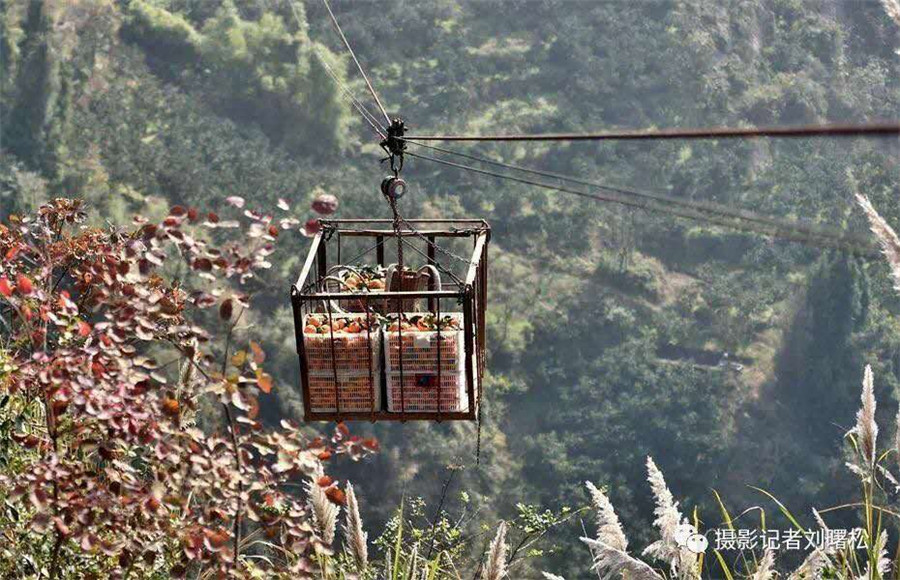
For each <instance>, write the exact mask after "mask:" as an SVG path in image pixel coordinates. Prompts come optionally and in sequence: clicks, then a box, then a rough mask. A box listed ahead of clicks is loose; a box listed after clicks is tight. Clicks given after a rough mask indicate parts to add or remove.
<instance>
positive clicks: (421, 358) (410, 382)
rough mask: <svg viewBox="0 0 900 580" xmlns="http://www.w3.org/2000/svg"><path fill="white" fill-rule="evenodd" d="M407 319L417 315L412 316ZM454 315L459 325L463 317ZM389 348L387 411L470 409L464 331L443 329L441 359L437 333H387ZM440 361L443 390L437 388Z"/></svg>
mask: <svg viewBox="0 0 900 580" xmlns="http://www.w3.org/2000/svg"><path fill="white" fill-rule="evenodd" d="M408 316H414V314H409V315H408ZM450 316H453V317H454V318H455V319H456V320H457V322H459V326H460V327H461V326H462V321H461V317H460V316H459V315H458V314H450ZM384 340H385V345H386V348H387V355H388V356H387V361H386V363H387V366H386V367H385V368H386V371H387V372H386V376H387V399H388V411H390V412H394V413H401V412H417V411H418V412H459V411H466V410H468V407H469V402H468V396H467V392H466V374H465V364H464V361H465V359H464V354H463V353H464V350H463V340H464V339H463V331H462V330H441V332H440V357H439V356H438V333H437V332H436V331H419V330H403V331H402V332H400V333H398V332H397V331H396V330H384ZM401 341H402V344H403V349H402V356H403V380H402V388H401V380H400V356H401V349H400V344H401ZM438 358H440V370H441V372H440V388H438V372H437V371H438Z"/></svg>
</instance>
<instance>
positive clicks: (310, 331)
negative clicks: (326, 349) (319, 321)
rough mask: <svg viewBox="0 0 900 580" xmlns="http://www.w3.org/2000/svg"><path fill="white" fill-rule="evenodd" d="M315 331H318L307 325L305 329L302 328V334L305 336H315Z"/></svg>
mask: <svg viewBox="0 0 900 580" xmlns="http://www.w3.org/2000/svg"><path fill="white" fill-rule="evenodd" d="M317 330H318V329H317V328H316V327H315V326H313V325H312V324H307V325H306V326H305V327H303V332H304V333H306V334H315V333H316V331H317Z"/></svg>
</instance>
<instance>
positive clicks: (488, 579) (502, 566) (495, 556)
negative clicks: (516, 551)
mask: <svg viewBox="0 0 900 580" xmlns="http://www.w3.org/2000/svg"><path fill="white" fill-rule="evenodd" d="M505 576H506V522H500V527H499V528H497V535H496V536H494V540H493V541H492V542H491V549H490V551H489V552H488V558H487V562H485V563H484V567H483V568H482V569H481V577H482V579H483V580H500V579H501V578H504V577H505Z"/></svg>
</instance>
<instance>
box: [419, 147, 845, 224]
mask: <svg viewBox="0 0 900 580" xmlns="http://www.w3.org/2000/svg"><path fill="white" fill-rule="evenodd" d="M410 143H411V144H413V145H416V146H419V147H425V148H428V149H432V150H435V151H440V152H442V153H446V154H449V155H456V156H458V157H463V158H465V159H469V160H472V161H477V162H479V163H485V164H489V165H493V166H495V167H502V168H504V169H510V170H515V171H521V172H523V173H530V174H532V175H539V176H541V177H549V178H552V179H559V180H561V181H566V182H569V183H575V184H578V185H585V186H588V187H591V188H594V189H601V190H603V191H611V192H613V193H620V194H622V195H626V196H634V197H640V198H646V199H651V200H654V201H657V202H660V203H663V204H666V205H677V206H682V207H686V208H690V209H694V210H697V211H700V212H703V213H711V214H716V215H720V216H723V217H728V218H732V219H739V220H744V221H749V222H756V223H761V224H764V225H768V226H773V227H785V226H791V227H796V228H802V229H805V230H807V231H809V232H810V233H811V234H813V235H820V236H834V235H835V232H833V231H830V230H828V229H827V228H823V227H822V226H818V225H815V224H803V223H799V222H792V221H788V220H780V219H778V218H773V217H769V216H765V215H761V214H758V213H756V212H753V211H750V210H745V209H740V208H734V207H730V206H727V205H724V204H721V203H716V202H711V201H696V200H691V199H684V198H681V197H676V196H673V195H666V194H661V193H653V192H648V191H640V190H635V189H627V188H624V187H616V186H612V185H607V184H605V183H599V182H596V181H588V180H585V179H579V178H576V177H571V176H568V175H563V174H560V173H555V172H552V171H541V170H538V169H532V168H530V167H523V166H521V165H513V164H510V163H503V162H501V161H497V160H496V159H491V158H489V157H481V156H478V155H471V154H468V153H462V152H460V151H453V150H451V149H445V148H443V147H436V146H434V145H426V144H424V143H416V142H414V141H410Z"/></svg>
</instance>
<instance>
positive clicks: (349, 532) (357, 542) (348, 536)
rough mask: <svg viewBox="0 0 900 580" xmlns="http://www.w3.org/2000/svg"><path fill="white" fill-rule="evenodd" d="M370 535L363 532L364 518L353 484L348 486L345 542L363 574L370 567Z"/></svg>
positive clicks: (358, 569) (348, 551) (346, 547)
mask: <svg viewBox="0 0 900 580" xmlns="http://www.w3.org/2000/svg"><path fill="white" fill-rule="evenodd" d="M368 539H369V535H368V534H367V533H366V532H365V531H363V523H362V518H361V517H360V515H359V503H358V502H357V501H356V492H355V491H354V490H353V486H352V485H351V484H349V483H348V484H347V512H346V514H345V516H344V542H345V546H344V548H345V549H346V551H347V553H349V554H350V556H351V557H352V558H353V561H354V562H355V563H356V569H357V571H358V572H359V573H360V574H362V573H363V572H365V570H366V567H367V566H368V565H369V549H368V545H367V541H368Z"/></svg>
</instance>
